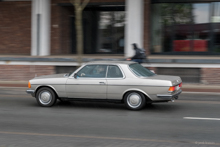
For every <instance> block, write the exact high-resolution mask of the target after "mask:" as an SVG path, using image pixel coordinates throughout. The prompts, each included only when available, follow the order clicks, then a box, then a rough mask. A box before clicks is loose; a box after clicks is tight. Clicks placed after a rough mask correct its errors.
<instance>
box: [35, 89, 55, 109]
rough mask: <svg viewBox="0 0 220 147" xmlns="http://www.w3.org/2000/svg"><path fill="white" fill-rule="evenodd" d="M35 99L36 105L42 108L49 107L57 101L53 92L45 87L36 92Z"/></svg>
mask: <svg viewBox="0 0 220 147" xmlns="http://www.w3.org/2000/svg"><path fill="white" fill-rule="evenodd" d="M36 99H37V102H38V104H39V105H40V106H43V107H51V106H53V105H54V104H55V103H56V101H57V98H56V94H55V93H54V92H53V90H51V89H50V88H47V87H43V88H40V89H39V90H38V92H37V96H36Z"/></svg>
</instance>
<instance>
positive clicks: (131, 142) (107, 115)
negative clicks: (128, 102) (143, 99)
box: [0, 88, 220, 147]
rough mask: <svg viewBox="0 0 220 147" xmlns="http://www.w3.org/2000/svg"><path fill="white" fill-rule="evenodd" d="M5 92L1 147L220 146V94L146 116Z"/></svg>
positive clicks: (189, 98) (187, 98) (160, 107)
mask: <svg viewBox="0 0 220 147" xmlns="http://www.w3.org/2000/svg"><path fill="white" fill-rule="evenodd" d="M24 91H25V89H24V88H0V147H142V146H143V147H145V146H147V147H178V146H180V147H189V146H202V147H207V146H220V115H219V112H220V107H219V106H220V101H219V100H220V94H213V93H206V94H204V93H182V94H181V96H180V98H179V100H177V101H175V102H174V103H171V102H170V103H158V104H153V105H152V106H148V107H146V108H145V109H143V110H141V111H130V110H127V109H126V107H125V106H124V105H122V104H111V103H93V102H65V103H64V102H59V101H58V102H57V104H56V105H55V106H54V107H51V108H43V107H40V106H38V105H37V102H36V100H35V99H34V98H33V97H31V96H30V95H27V94H26V93H25V92H24Z"/></svg>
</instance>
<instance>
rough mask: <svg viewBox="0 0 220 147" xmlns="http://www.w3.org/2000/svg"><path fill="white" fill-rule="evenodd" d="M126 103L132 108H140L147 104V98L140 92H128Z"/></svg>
mask: <svg viewBox="0 0 220 147" xmlns="http://www.w3.org/2000/svg"><path fill="white" fill-rule="evenodd" d="M124 103H125V105H126V107H127V108H128V109H130V110H140V109H142V108H143V107H144V106H145V105H146V99H145V96H144V95H143V94H142V93H140V92H128V93H127V94H125V97H124Z"/></svg>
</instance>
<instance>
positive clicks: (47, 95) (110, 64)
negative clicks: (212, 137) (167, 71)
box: [26, 61, 182, 110]
mask: <svg viewBox="0 0 220 147" xmlns="http://www.w3.org/2000/svg"><path fill="white" fill-rule="evenodd" d="M181 86H182V80H181V78H180V77H178V76H165V75H157V74H155V73H153V72H151V71H150V70H148V69H147V68H145V67H143V66H142V65H140V64H138V63H136V62H132V61H95V62H88V63H86V64H84V65H82V66H81V67H80V68H78V69H77V70H76V71H74V72H72V73H69V74H55V75H46V76H40V77H35V78H33V79H31V80H30V81H29V83H28V87H29V89H28V90H27V91H26V92H27V93H29V94H31V95H32V96H33V97H36V99H37V102H38V104H39V105H40V106H45V107H46V106H53V105H54V104H55V102H56V100H57V99H60V100H100V101H101V100H102V101H103V100H104V101H110V102H111V101H112V102H122V103H125V105H126V106H127V107H128V108H129V109H132V110H139V109H141V108H143V107H144V106H145V104H146V103H154V102H168V101H173V100H174V99H177V98H178V95H179V94H180V93H181V92H182V90H181Z"/></svg>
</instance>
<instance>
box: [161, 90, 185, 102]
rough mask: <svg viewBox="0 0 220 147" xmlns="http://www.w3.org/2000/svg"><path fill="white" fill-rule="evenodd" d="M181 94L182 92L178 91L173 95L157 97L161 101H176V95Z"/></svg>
mask: <svg viewBox="0 0 220 147" xmlns="http://www.w3.org/2000/svg"><path fill="white" fill-rule="evenodd" d="M181 92H182V90H181V89H180V90H178V91H177V92H175V93H173V94H157V97H158V98H160V99H163V100H174V99H178V95H180V93H181Z"/></svg>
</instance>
